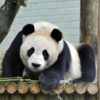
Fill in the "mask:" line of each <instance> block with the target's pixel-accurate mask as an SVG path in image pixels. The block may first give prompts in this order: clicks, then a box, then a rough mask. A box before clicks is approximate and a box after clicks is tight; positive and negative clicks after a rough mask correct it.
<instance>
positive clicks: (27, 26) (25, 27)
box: [22, 24, 35, 35]
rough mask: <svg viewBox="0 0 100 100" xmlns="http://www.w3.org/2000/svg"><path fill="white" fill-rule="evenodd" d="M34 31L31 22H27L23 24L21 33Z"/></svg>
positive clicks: (26, 33) (25, 33)
mask: <svg viewBox="0 0 100 100" xmlns="http://www.w3.org/2000/svg"><path fill="white" fill-rule="evenodd" d="M34 31H35V29H34V25H33V24H27V25H25V26H24V27H23V29H22V33H23V34H24V35H28V34H31V33H33V32H34Z"/></svg>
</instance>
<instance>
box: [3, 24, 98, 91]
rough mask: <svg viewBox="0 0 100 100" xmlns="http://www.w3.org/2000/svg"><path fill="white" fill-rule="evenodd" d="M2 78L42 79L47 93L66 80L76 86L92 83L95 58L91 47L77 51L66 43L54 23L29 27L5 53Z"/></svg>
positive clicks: (25, 28) (24, 28)
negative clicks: (82, 83)
mask: <svg viewBox="0 0 100 100" xmlns="http://www.w3.org/2000/svg"><path fill="white" fill-rule="evenodd" d="M2 76H4V77H15V76H22V77H29V78H31V79H34V80H35V79H39V81H40V83H41V86H42V87H43V88H45V89H48V90H52V89H53V88H55V87H56V86H57V85H58V84H59V82H60V80H64V79H65V80H67V81H68V82H69V81H71V82H73V83H80V82H92V81H94V79H95V76H96V68H95V55H94V52H93V50H92V48H91V47H90V46H89V45H88V44H82V45H80V46H79V47H78V48H77V49H76V48H75V47H74V46H73V45H72V44H71V43H69V42H68V41H65V40H64V38H63V34H62V32H61V30H60V29H59V28H58V27H57V26H56V25H54V24H51V23H48V22H37V23H34V24H27V25H25V26H24V27H23V28H22V30H21V31H20V32H19V33H18V35H17V36H16V37H15V39H14V40H13V42H12V44H11V46H10V47H9V49H8V50H7V52H6V54H5V57H4V59H3V63H2Z"/></svg>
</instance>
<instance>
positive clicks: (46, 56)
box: [42, 50, 49, 60]
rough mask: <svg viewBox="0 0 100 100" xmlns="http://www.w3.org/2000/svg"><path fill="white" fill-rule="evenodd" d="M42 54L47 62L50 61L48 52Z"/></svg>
mask: <svg viewBox="0 0 100 100" xmlns="http://www.w3.org/2000/svg"><path fill="white" fill-rule="evenodd" d="M42 54H43V56H44V59H45V60H48V58H49V54H48V52H47V50H43V52H42Z"/></svg>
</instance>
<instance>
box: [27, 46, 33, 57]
mask: <svg viewBox="0 0 100 100" xmlns="http://www.w3.org/2000/svg"><path fill="white" fill-rule="evenodd" d="M34 51H35V49H34V48H33V47H32V48H30V49H29V50H28V51H27V56H28V57H30V56H31V55H32V54H33V53H34Z"/></svg>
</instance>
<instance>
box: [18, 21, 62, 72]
mask: <svg viewBox="0 0 100 100" xmlns="http://www.w3.org/2000/svg"><path fill="white" fill-rule="evenodd" d="M21 32H22V34H23V42H22V45H21V48H20V57H21V60H22V62H23V63H24V65H25V66H26V67H27V68H29V69H30V70H31V71H34V72H38V71H42V70H44V69H47V68H48V67H50V66H51V65H53V64H54V63H55V62H56V61H57V59H58V56H59V54H60V53H61V51H62V49H63V38H62V33H61V31H60V30H59V29H58V27H57V26H55V25H53V24H50V23H47V22H38V23H35V24H34V25H32V24H27V25H26V26H24V27H23V29H22V31H21Z"/></svg>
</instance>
